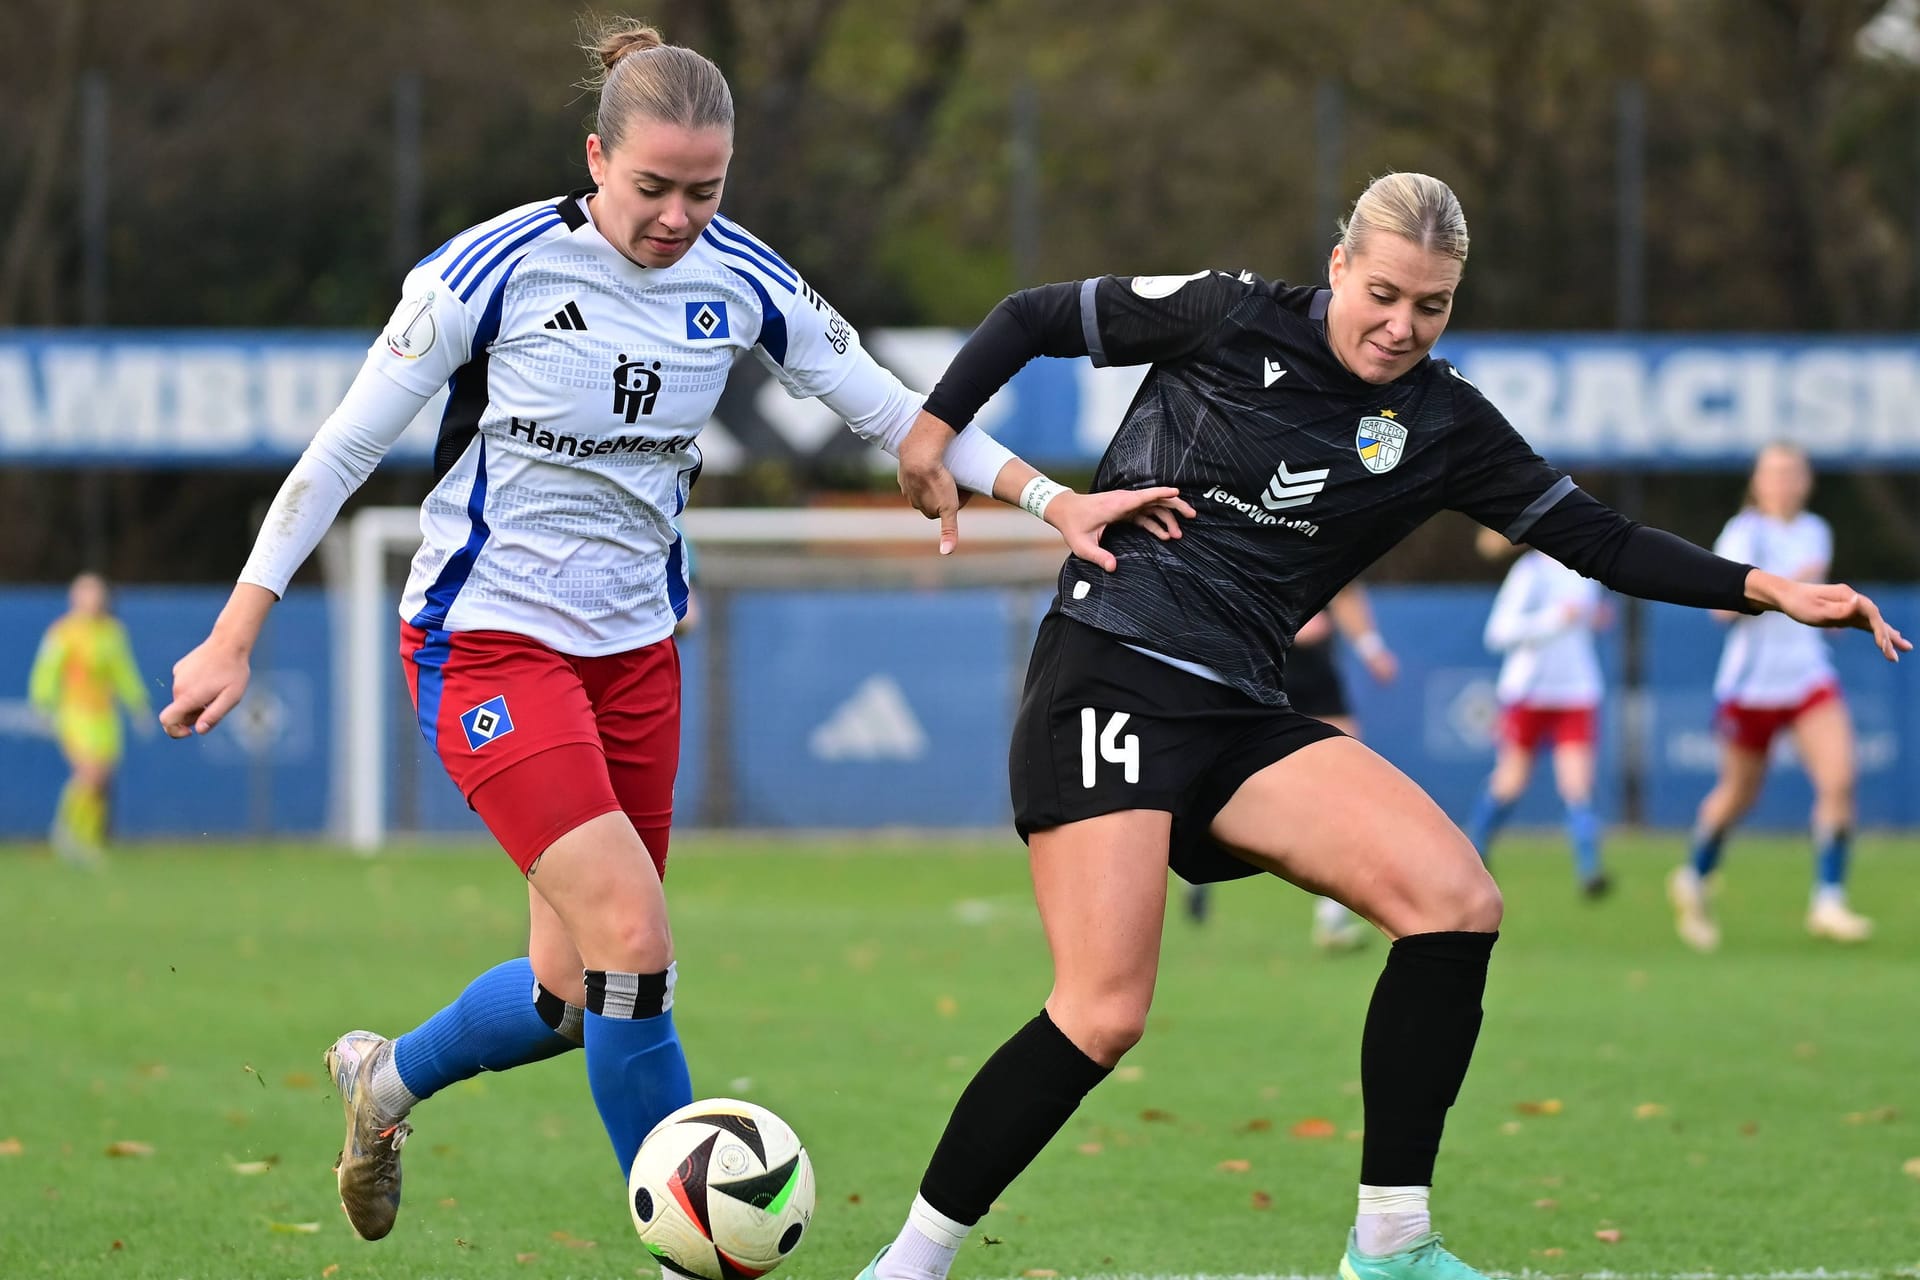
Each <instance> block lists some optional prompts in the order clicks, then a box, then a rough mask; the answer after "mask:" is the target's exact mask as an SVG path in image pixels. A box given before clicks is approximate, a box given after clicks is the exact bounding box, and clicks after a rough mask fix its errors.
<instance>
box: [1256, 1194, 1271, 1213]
mask: <svg viewBox="0 0 1920 1280" xmlns="http://www.w3.org/2000/svg"><path fill="white" fill-rule="evenodd" d="M1253 1207H1254V1208H1256V1209H1271V1208H1273V1197H1272V1196H1271V1195H1269V1194H1268V1193H1267V1192H1265V1191H1256V1192H1254V1193H1253Z"/></svg>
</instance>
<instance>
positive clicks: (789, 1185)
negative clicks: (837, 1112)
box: [627, 1098, 813, 1280]
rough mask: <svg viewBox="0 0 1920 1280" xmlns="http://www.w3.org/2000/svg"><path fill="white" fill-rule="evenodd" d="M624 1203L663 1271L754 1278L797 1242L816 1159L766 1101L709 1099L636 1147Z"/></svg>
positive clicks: (724, 1279)
mask: <svg viewBox="0 0 1920 1280" xmlns="http://www.w3.org/2000/svg"><path fill="white" fill-rule="evenodd" d="M627 1207H628V1208H629V1209H631V1210H632V1211H633V1225H634V1228H635V1229H636V1230H638V1231H639V1232H640V1242H641V1243H642V1244H644V1245H646V1247H647V1251H648V1252H649V1253H651V1254H653V1256H654V1257H655V1258H657V1259H658V1260H659V1261H660V1262H661V1263H662V1264H663V1268H664V1267H671V1268H672V1269H673V1270H674V1271H677V1272H680V1273H682V1274H684V1275H688V1276H693V1277H696V1280H752V1278H753V1277H755V1276H763V1275H765V1274H767V1272H769V1271H771V1270H773V1269H774V1268H775V1267H777V1266H779V1265H780V1263H781V1262H782V1261H783V1260H785V1258H786V1257H787V1255H788V1254H790V1253H792V1252H793V1251H794V1250H795V1249H797V1248H799V1247H800V1241H801V1239H802V1237H804V1236H805V1235H806V1233H807V1226H808V1224H809V1223H811V1222H812V1221H813V1163H812V1162H811V1161H810V1160H808V1159H807V1149H806V1148H805V1147H803V1146H801V1145H800V1139H799V1138H798V1137H797V1136H795V1134H794V1132H793V1130H792V1129H791V1128H789V1127H788V1125H787V1122H786V1121H784V1120H782V1119H781V1118H780V1117H779V1116H776V1115H775V1114H773V1112H771V1111H769V1110H767V1109H766V1108H765V1107H758V1106H755V1105H754V1104H753V1103H751V1102H740V1101H737V1100H735V1099H733V1098H707V1099H705V1100H703V1101H700V1102H694V1103H690V1104H688V1105H687V1106H684V1107H682V1108H680V1109H679V1110H678V1111H676V1112H674V1113H673V1114H672V1115H670V1116H668V1117H667V1118H666V1119H665V1120H662V1121H661V1122H660V1123H659V1124H657V1125H655V1126H654V1129H653V1132H652V1133H649V1134H648V1135H647V1140H646V1141H645V1142H643V1143H641V1144H640V1154H639V1155H637V1156H635V1157H634V1160H633V1170H632V1172H631V1173H630V1174H629V1175H628V1178H627ZM663 1274H664V1271H663Z"/></svg>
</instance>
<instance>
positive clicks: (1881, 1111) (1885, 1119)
mask: <svg viewBox="0 0 1920 1280" xmlns="http://www.w3.org/2000/svg"><path fill="white" fill-rule="evenodd" d="M1899 1118H1900V1108H1898V1107H1875V1108H1874V1109H1873V1110H1871V1111H1849V1112H1847V1123H1848V1124H1892V1123H1893V1122H1894V1121H1895V1120H1898V1119H1899Z"/></svg>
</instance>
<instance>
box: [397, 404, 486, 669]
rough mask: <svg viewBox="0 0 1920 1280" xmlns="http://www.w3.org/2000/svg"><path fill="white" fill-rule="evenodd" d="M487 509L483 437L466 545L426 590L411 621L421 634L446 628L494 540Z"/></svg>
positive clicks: (469, 502) (469, 498) (470, 498)
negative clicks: (424, 603) (456, 602)
mask: <svg viewBox="0 0 1920 1280" xmlns="http://www.w3.org/2000/svg"><path fill="white" fill-rule="evenodd" d="M486 506H487V438H486V437H485V436H482V437H480V456H479V458H477V459H476V460H475V461H474V465H473V491H472V492H471V493H469V494H468V495H467V520H468V521H469V522H470V523H471V525H472V528H471V529H470V530H469V531H468V533H467V542H466V545H465V546H463V547H461V548H460V549H459V550H458V551H456V552H454V553H453V554H452V555H450V556H448V557H447V562H446V563H445V564H443V565H441V566H440V574H439V576H438V577H436V578H435V579H434V580H433V585H432V586H431V587H428V588H427V607H426V608H424V609H422V610H421V611H420V612H419V613H418V614H416V615H414V618H413V625H414V626H416V627H419V628H420V629H421V630H422V631H435V630H438V629H439V628H441V627H443V626H445V625H446V624H447V611H448V610H449V609H451V608H453V601H454V598H455V597H456V596H458V595H459V594H460V588H462V587H464V586H466V585H467V579H468V577H470V576H471V575H472V573H473V562H474V561H476V560H478V559H479V558H480V549H481V548H482V547H484V546H486V545H487V539H488V538H490V537H492V536H493V530H491V529H489V528H487V515H486ZM423 701H424V700H423Z"/></svg>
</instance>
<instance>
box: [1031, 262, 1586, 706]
mask: <svg viewBox="0 0 1920 1280" xmlns="http://www.w3.org/2000/svg"><path fill="white" fill-rule="evenodd" d="M1331 297H1332V294H1331V293H1330V292H1328V291H1327V290H1325V289H1314V288H1290V287H1288V286H1286V285H1284V284H1281V283H1278V282H1269V281H1265V280H1261V279H1259V278H1257V277H1255V276H1253V275H1251V274H1246V275H1239V276H1234V275H1229V274H1227V273H1225V272H1210V273H1205V274H1202V275H1198V276H1192V277H1180V276H1172V277H1168V276H1136V277H1133V278H1132V279H1118V278H1114V277H1107V278H1104V279H1100V280H1090V281H1086V282H1084V283H1083V284H1082V286H1081V294H1080V298H1081V308H1082V317H1081V319H1082V325H1083V327H1084V331H1085V333H1086V337H1087V347H1088V354H1089V355H1091V356H1092V357H1093V360H1094V362H1095V363H1096V364H1145V363H1149V362H1151V363H1152V364H1153V366H1154V367H1153V369H1152V371H1151V372H1149V373H1148V375H1147V379H1146V381H1145V382H1144V383H1142V384H1141V387H1140V391H1139V394H1138V395H1136V396H1135V397H1134V401H1133V404H1132V406H1131V407H1130V408H1129V409H1128V410H1127V414H1126V417H1125V419H1123V420H1122V422H1121V424H1120V429H1119V431H1118V432H1117V433H1116V434H1115V435H1114V438H1113V443H1112V444H1111V445H1109V446H1108V448H1107V452H1106V456H1105V457H1104V458H1102V459H1101V462H1100V469H1099V472H1098V474H1097V476H1096V479H1095V484H1094V487H1095V488H1096V489H1133V488H1140V487H1143V486H1146V485H1155V484H1170V485H1177V486H1178V487H1179V489H1180V492H1181V496H1183V497H1184V498H1186V500H1187V501H1188V502H1190V503H1192V504H1193V506H1194V508H1195V509H1196V510H1197V511H1198V513H1199V514H1198V515H1197V516H1196V517H1195V518H1194V519H1191V520H1186V521H1183V522H1182V529H1183V532H1184V536H1183V537H1181V538H1178V539H1176V540H1173V541H1169V542H1161V541H1160V540H1158V539H1157V538H1155V537H1153V536H1152V535H1151V534H1149V533H1148V532H1147V531H1146V530H1144V529H1141V528H1139V527H1138V526H1136V525H1123V526H1118V527H1115V528H1113V529H1111V530H1109V531H1108V533H1107V536H1106V539H1105V545H1106V547H1107V549H1108V550H1110V551H1112V552H1113V553H1114V555H1115V557H1116V558H1117V559H1118V560H1119V561H1120V568H1119V571H1118V572H1116V573H1111V574H1108V573H1104V572H1102V571H1101V570H1100V569H1099V568H1098V567H1097V566H1094V565H1091V564H1087V563H1085V562H1083V561H1078V560H1069V561H1068V562H1067V564H1066V565H1065V567H1064V568H1063V569H1062V570H1061V574H1060V608H1061V610H1062V611H1063V612H1064V613H1066V615H1067V616H1068V617H1070V618H1075V619H1078V620H1079V621H1081V622H1084V623H1086V624H1088V625H1089V626H1093V627H1098V628H1099V629H1100V630H1102V631H1107V632H1111V633H1112V634H1114V635H1118V636H1124V637H1126V638H1128V639H1130V640H1132V641H1134V642H1135V643H1137V644H1139V645H1141V646H1143V647H1145V648H1149V649H1153V650H1156V651H1158V652H1163V653H1167V654H1171V655H1173V656H1175V657H1180V658H1185V659H1188V660H1190V661H1193V662H1199V663H1203V664H1205V665H1206V666H1208V667H1211V668H1213V670H1214V671H1216V672H1218V673H1219V674H1220V675H1221V676H1222V677H1223V678H1224V679H1226V680H1227V682H1228V683H1230V684H1232V685H1234V686H1235V687H1236V688H1239V689H1240V690H1242V691H1243V692H1245V693H1247V694H1248V695H1249V696H1251V697H1253V698H1256V699H1258V700H1260V701H1262V702H1269V703H1278V702H1282V701H1284V697H1283V695H1282V693H1281V668H1282V664H1283V662H1284V654H1285V652H1286V648H1287V646H1288V644H1289V643H1291V641H1292V637H1293V633H1294V632H1295V631H1296V630H1297V629H1298V628H1299V627H1300V625H1301V624H1302V623H1303V622H1305V621H1306V620H1307V619H1308V618H1310V617H1312V616H1313V615H1314V614H1315V613H1317V612H1318V611H1319V610H1320V609H1321V607H1322V606H1324V605H1325V604H1326V602H1327V601H1328V600H1330V599H1331V598H1332V597H1333V594H1334V593H1335V592H1336V591H1338V590H1339V589H1340V588H1341V587H1343V586H1345V585H1346V584H1347V583H1348V582H1350V581H1351V580H1352V579H1353V578H1354V577H1355V576H1357V575H1358V574H1359V573H1360V571H1361V570H1363V569H1365V568H1366V567H1367V566H1368V565H1369V564H1372V563H1373V562H1374V561H1375V560H1377V559H1379V558H1380V556H1381V555H1382V554H1384V553H1385V552H1386V551H1387V550H1388V549H1389V548H1390V547H1392V546H1393V545H1394V544H1395V543H1397V542H1399V541H1400V540H1401V539H1402V538H1404V537H1405V536H1406V535H1407V534H1408V533H1409V532H1411V531H1412V530H1413V529H1414V528H1416V527H1417V526H1418V525H1420V524H1421V523H1422V522H1424V521H1425V520H1426V519H1427V518H1428V517H1429V516H1431V515H1432V514H1433V513H1434V512H1436V511H1439V510H1440V509H1441V508H1443V507H1452V508H1455V509H1458V510H1461V511H1465V512H1466V513H1467V514H1468V515H1471V516H1473V517H1474V518H1475V519H1477V520H1479V521H1481V522H1482V523H1483V524H1487V525H1491V526H1492V527H1494V528H1496V529H1500V530H1502V531H1503V532H1505V533H1506V534H1507V535H1508V537H1510V538H1513V539H1515V540H1518V539H1519V538H1520V537H1521V536H1522V535H1524V534H1525V532H1526V525H1527V524H1528V523H1531V517H1537V516H1538V515H1539V514H1540V513H1541V512H1542V511H1544V510H1545V509H1546V507H1547V505H1549V504H1551V503H1552V502H1553V501H1555V500H1557V499H1558V498H1559V497H1562V496H1564V495H1565V493H1566V492H1567V491H1569V490H1571V488H1572V482H1571V481H1567V480H1566V479H1565V477H1563V476H1562V475H1561V473H1560V472H1558V471H1556V470H1554V469H1553V468H1552V467H1550V466H1548V465H1547V463H1546V462H1544V461H1542V460H1541V458H1540V457H1539V456H1538V455H1537V454H1535V453H1534V451H1533V450H1532V449H1530V448H1529V447H1528V446H1527V444H1526V442H1525V441H1524V440H1522V439H1521V438H1520V436H1519V434H1518V433H1516V432H1515V431H1514V430H1513V428H1512V427H1511V426H1509V425H1508V424H1507V420H1506V419H1505V418H1504V417H1502V416H1501V414H1500V412H1499V411H1498V410H1497V409H1495V408H1494V407H1493V406H1492V405H1491V404H1489V403H1488V402H1487V400H1486V398H1485V397H1484V396H1482V395H1481V394H1480V393H1479V392H1478V391H1477V390H1475V389H1474V387H1473V385H1472V384H1471V383H1469V382H1467V381H1466V380H1465V379H1464V378H1462V377H1461V376H1460V375H1459V373H1458V372H1457V371H1456V370H1455V369H1454V367H1453V366H1452V365H1450V364H1448V363H1447V362H1446V361H1444V360H1435V359H1432V358H1427V359H1423V360H1422V361H1421V362H1420V363H1419V364H1418V365H1416V366H1414V368H1413V369H1411V370H1410V371H1408V372H1407V373H1406V374H1405V375H1404V376H1402V377H1401V378H1399V379H1398V380H1397V381H1395V382H1392V383H1388V384H1385V385H1381V386H1375V385H1373V384H1370V383H1367V382H1364V381H1362V380H1361V379H1359V378H1357V377H1355V376H1354V375H1353V374H1351V373H1349V372H1348V371H1347V369H1346V367H1345V366H1344V365H1342V364H1341V363H1340V360H1339V359H1338V357H1336V356H1335V355H1334V353H1333V350H1332V348H1331V347H1330V346H1329V345H1328V343H1327V335H1326V327H1325V315H1326V308H1327V303H1328V301H1329V299H1331Z"/></svg>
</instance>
